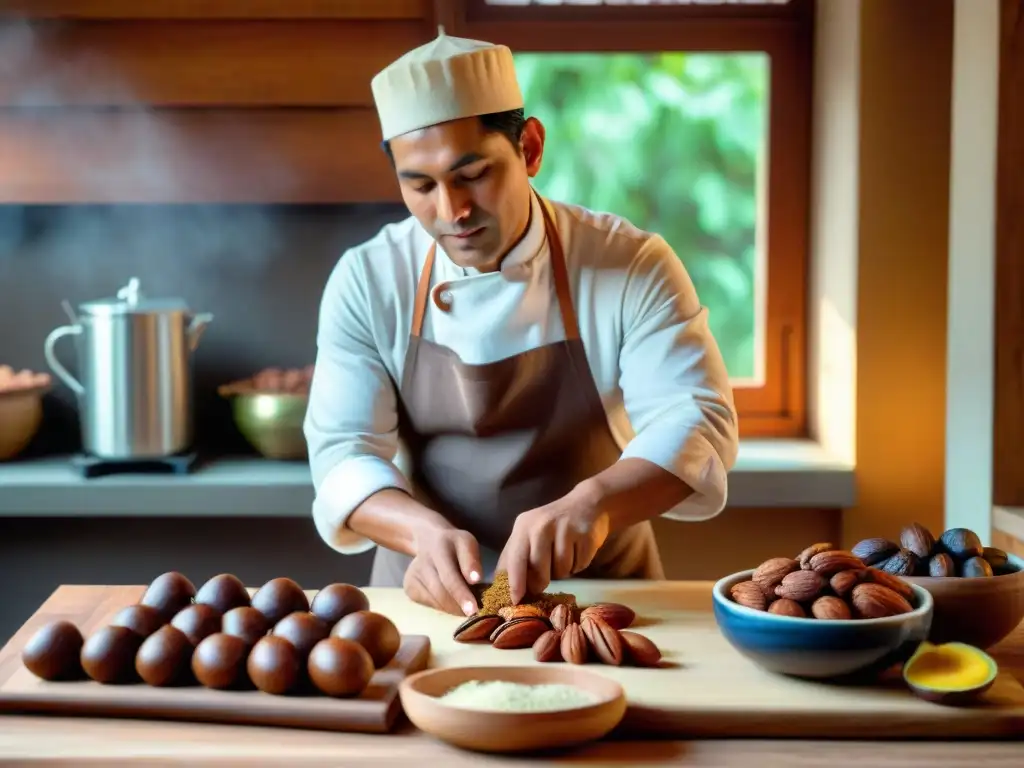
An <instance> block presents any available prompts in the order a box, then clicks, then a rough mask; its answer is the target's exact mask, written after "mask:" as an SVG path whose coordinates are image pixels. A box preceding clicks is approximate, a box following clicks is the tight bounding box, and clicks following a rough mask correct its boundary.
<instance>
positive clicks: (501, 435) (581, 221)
mask: <svg viewBox="0 0 1024 768" xmlns="http://www.w3.org/2000/svg"><path fill="white" fill-rule="evenodd" d="M372 91H373V96H374V100H375V104H376V108H377V112H378V116H379V119H380V125H381V130H382V133H383V139H384V145H383V146H384V151H385V152H387V154H388V156H389V158H390V160H391V162H392V165H393V166H394V171H395V175H396V177H397V182H398V185H399V188H400V189H401V193H402V199H403V200H404V201H405V204H406V206H407V207H408V209H409V211H410V213H411V214H412V215H411V217H409V218H407V219H405V220H403V221H400V222H398V223H394V224H389V225H387V226H385V227H383V229H381V230H380V232H378V233H377V235H376V236H374V237H373V238H372V239H370V240H369V241H367V242H365V243H363V244H361V245H358V246H356V247H354V248H351V249H350V250H348V251H346V252H345V253H344V254H343V255H342V256H341V258H340V260H339V261H338V263H337V265H336V267H335V268H334V269H333V271H332V273H331V275H330V277H329V279H328V280H327V284H326V287H325V290H324V293H323V297H322V302H321V306H320V318H319V330H318V337H317V347H318V351H317V357H316V367H315V372H314V375H313V380H312V389H311V392H310V398H309V408H308V412H307V416H306V421H305V434H306V438H307V441H308V445H309V456H310V464H311V469H312V475H313V484H314V487H315V491H316V497H315V502H314V504H313V519H314V521H315V523H316V528H317V530H318V531H319V533H320V535H321V536H322V537H323V539H324V540H325V541H326V542H327V544H328V545H329V546H331V547H332V548H334V549H335V550H337V551H338V552H341V553H343V554H356V553H361V552H365V551H367V550H370V549H372V548H374V547H375V548H376V552H375V555H374V560H373V567H372V573H371V577H370V585H371V586H403V587H404V589H405V591H406V593H407V594H408V596H409V597H410V598H411V599H412V600H414V601H416V602H419V603H421V604H424V605H428V606H431V607H434V608H437V609H439V610H442V611H446V612H449V613H453V614H461V613H465V614H471V613H473V612H474V611H476V610H477V609H478V604H477V600H476V598H475V596H474V591H473V590H472V589H471V585H472V584H474V583H478V582H480V581H482V580H490V579H491V578H493V574H494V572H495V571H496V570H502V571H505V572H507V575H508V581H509V585H510V591H511V593H512V595H511V596H512V599H513V601H514V602H518V601H519V600H521V599H522V598H523V597H524V596H525V595H526V594H535V593H538V592H541V591H543V590H544V589H545V588H547V587H548V585H549V583H550V582H551V581H552V580H554V579H563V578H567V577H577V578H607V579H631V578H635V579H662V578H664V571H663V568H662V562H661V559H660V556H659V552H658V547H657V542H656V541H655V538H654V534H653V530H652V527H651V522H650V520H651V519H652V518H654V517H656V516H662V517H668V518H670V519H673V520H682V521H695V520H706V519H708V518H710V517H713V516H715V515H716V514H718V513H719V512H720V511H721V510H722V508H723V507H724V505H725V501H726V473H727V471H728V470H729V469H730V468H731V467H732V465H733V463H734V461H735V458H736V450H737V417H736V411H735V406H734V403H733V396H732V391H731V389H730V385H729V380H728V375H727V372H726V369H725V365H724V363H723V360H722V356H721V354H720V352H719V349H718V347H717V345H716V343H715V339H714V338H713V336H712V334H711V332H710V330H709V329H708V311H707V309H706V308H704V307H702V306H701V304H700V301H699V300H698V298H697V294H696V292H695V290H694V286H693V283H692V282H691V280H690V277H689V276H688V274H687V272H686V269H685V268H684V266H683V262H682V261H680V258H679V257H678V256H677V255H676V254H675V253H674V252H673V250H672V248H671V247H670V246H669V245H668V243H666V242H665V240H664V239H663V238H662V237H661V236H659V235H658V234H656V233H652V232H646V231H643V230H642V229H639V228H638V227H636V226H634V225H633V224H631V223H630V222H628V221H626V220H625V219H623V218H622V217H620V216H616V215H613V214H610V213H599V212H595V211H591V210H587V209H585V208H581V207H579V206H576V205H569V204H566V203H562V202H558V201H555V200H550V199H547V198H545V197H544V196H542V195H540V194H538V193H537V191H536V190H535V189H534V188H533V186H532V184H531V178H533V177H534V176H536V175H537V172H538V171H539V170H540V168H541V163H542V162H543V158H544V126H543V125H542V124H541V123H540V121H539V120H537V119H536V118H534V117H525V116H524V103H523V97H522V94H521V92H520V88H519V85H518V82H517V80H516V73H515V68H514V66H513V59H512V54H511V51H510V50H509V49H508V48H507V47H505V46H501V45H492V44H489V43H484V42H479V41H474V40H466V39H461V38H457V37H451V36H448V35H445V34H444V31H443V30H441V31H440V33H439V35H438V37H437V38H436V39H435V40H433V41H432V42H430V43H428V44H426V45H423V46H421V47H419V48H416V49H415V50H412V51H410V52H409V53H407V54H405V55H404V56H402V57H401V58H399V59H398V60H397V61H395V62H394V63H392V64H391V65H389V66H388V67H387V68H386V69H384V70H383V71H382V72H380V73H379V74H377V75H376V76H375V77H374V79H373V81H372ZM595 160H598V158H595ZM683 258H684V259H685V254H683Z"/></svg>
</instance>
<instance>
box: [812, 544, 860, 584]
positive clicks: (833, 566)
mask: <svg viewBox="0 0 1024 768" xmlns="http://www.w3.org/2000/svg"><path fill="white" fill-rule="evenodd" d="M809 565H810V566H811V570H812V571H814V572H815V573H819V574H821V575H822V576H824V577H825V578H826V579H828V578H831V577H833V576H835V575H836V574H837V573H839V572H841V571H855V570H859V569H861V568H863V567H864V563H862V562H861V559H860V558H859V557H857V556H856V555H855V554H853V552H849V551H847V550H845V549H830V550H829V551H827V552H819V553H818V554H816V555H815V556H814V557H812V558H811V560H810V563H809Z"/></svg>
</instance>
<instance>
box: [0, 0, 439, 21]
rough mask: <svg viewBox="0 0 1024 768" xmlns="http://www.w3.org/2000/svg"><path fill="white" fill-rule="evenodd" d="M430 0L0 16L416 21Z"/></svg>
mask: <svg viewBox="0 0 1024 768" xmlns="http://www.w3.org/2000/svg"><path fill="white" fill-rule="evenodd" d="M428 3H429V0H0V17H3V16H9V17H31V18H64V19H418V18H423V17H426V15H427V13H428V10H429V9H428Z"/></svg>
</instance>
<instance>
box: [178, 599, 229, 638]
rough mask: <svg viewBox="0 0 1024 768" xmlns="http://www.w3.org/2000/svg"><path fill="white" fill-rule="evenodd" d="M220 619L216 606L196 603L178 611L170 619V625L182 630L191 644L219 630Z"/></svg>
mask: <svg viewBox="0 0 1024 768" xmlns="http://www.w3.org/2000/svg"><path fill="white" fill-rule="evenodd" d="M220 620H221V616H220V613H218V611H217V609H216V608H214V607H212V606H209V605H204V604H203V603H196V604H195V605H190V606H189V607H188V608H184V609H182V610H181V611H179V612H178V613H177V614H176V615H175V616H174V618H173V619H171V626H172V627H174V628H176V629H180V630H181V631H182V632H184V633H185V635H186V636H187V637H188V639H189V642H191V643H192V645H199V642H200V641H201V640H202V639H203V638H204V637H206V636H207V635H212V634H213V633H214V632H220Z"/></svg>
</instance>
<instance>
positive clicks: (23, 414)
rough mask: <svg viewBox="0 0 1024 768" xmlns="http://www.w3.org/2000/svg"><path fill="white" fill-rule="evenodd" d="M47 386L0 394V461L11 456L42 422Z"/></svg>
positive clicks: (25, 443) (33, 433) (21, 449)
mask: <svg viewBox="0 0 1024 768" xmlns="http://www.w3.org/2000/svg"><path fill="white" fill-rule="evenodd" d="M46 390H47V387H45V386H44V387H34V388H32V389H24V390H17V391H13V392H2V393H0V461H7V460H9V459H13V458H14V457H15V456H17V455H18V454H19V453H21V452H22V451H23V450H25V448H27V447H28V444H29V443H31V442H32V438H34V437H35V436H36V433H37V432H38V431H39V427H40V426H41V425H42V423H43V395H44V394H45V392H46Z"/></svg>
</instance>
